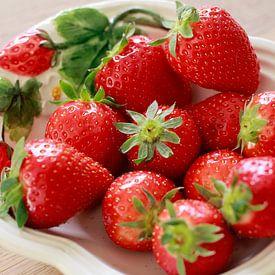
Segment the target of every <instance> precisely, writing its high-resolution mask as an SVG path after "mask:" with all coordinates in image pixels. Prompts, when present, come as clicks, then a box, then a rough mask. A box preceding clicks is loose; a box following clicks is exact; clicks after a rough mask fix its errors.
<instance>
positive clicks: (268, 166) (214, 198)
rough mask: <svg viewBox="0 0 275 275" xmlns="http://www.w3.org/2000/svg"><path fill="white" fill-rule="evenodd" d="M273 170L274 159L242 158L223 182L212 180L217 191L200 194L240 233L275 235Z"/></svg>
mask: <svg viewBox="0 0 275 275" xmlns="http://www.w3.org/2000/svg"><path fill="white" fill-rule="evenodd" d="M274 171H275V158H272V157H254V158H248V159H243V160H241V161H240V162H239V163H238V164H237V165H236V166H234V168H233V169H232V170H231V173H230V174H229V177H228V178H227V179H226V182H225V184H224V183H223V182H221V181H215V187H216V189H217V190H218V194H217V193H212V194H211V193H209V192H203V195H205V197H206V198H207V199H210V202H212V203H213V204H214V205H215V206H217V207H218V208H220V209H221V212H222V213H223V215H224V217H225V219H226V220H227V221H228V222H229V223H230V224H231V225H232V226H233V228H234V229H235V231H236V232H237V233H238V234H239V235H240V236H243V237H249V238H264V237H274V236H275V222H274V216H275V201H274V192H275V172H274ZM226 186H228V187H226Z"/></svg>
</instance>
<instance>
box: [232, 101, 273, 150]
mask: <svg viewBox="0 0 275 275" xmlns="http://www.w3.org/2000/svg"><path fill="white" fill-rule="evenodd" d="M252 104H253V98H252V99H251V101H250V102H249V103H248V104H247V105H245V107H244V111H241V113H240V132H239V135H238V144H237V146H236V149H237V148H240V147H241V152H243V149H244V146H246V145H248V144H249V143H253V144H256V143H257V141H258V138H259V135H260V133H261V131H262V129H263V127H264V126H266V125H267V123H268V121H267V120H266V119H263V118H261V117H260V115H259V109H260V107H261V105H260V104H255V105H253V106H252Z"/></svg>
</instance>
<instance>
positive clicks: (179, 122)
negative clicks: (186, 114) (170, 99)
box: [162, 117, 183, 129]
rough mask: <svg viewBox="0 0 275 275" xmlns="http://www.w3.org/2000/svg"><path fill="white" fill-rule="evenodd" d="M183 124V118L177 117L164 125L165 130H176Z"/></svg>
mask: <svg viewBox="0 0 275 275" xmlns="http://www.w3.org/2000/svg"><path fill="white" fill-rule="evenodd" d="M182 123H183V120H182V118H180V117H176V118H171V119H169V120H167V121H165V122H163V123H162V126H163V128H165V129H175V128H178V127H179V126H181V125H182Z"/></svg>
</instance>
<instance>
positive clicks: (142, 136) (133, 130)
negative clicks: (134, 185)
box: [116, 101, 183, 164]
mask: <svg viewBox="0 0 275 275" xmlns="http://www.w3.org/2000/svg"><path fill="white" fill-rule="evenodd" d="M174 108H175V104H173V105H172V106H171V107H170V108H168V109H166V110H162V109H161V108H159V106H158V103H157V102H156V101H154V102H153V103H152V104H151V105H150V106H149V107H148V109H147V111H146V115H145V116H144V115H142V114H140V113H137V112H134V111H129V110H128V111H127V113H128V114H129V115H130V117H131V118H132V119H133V120H134V123H124V122H119V123H116V128H117V129H118V130H119V131H120V132H121V133H123V134H127V135H130V136H131V137H130V138H129V139H128V140H127V141H125V142H124V143H123V144H122V145H121V147H120V150H121V152H122V153H124V154H125V153H127V152H129V151H130V150H131V149H132V148H133V147H135V146H139V151H138V158H137V159H136V160H135V163H136V164H140V163H142V162H143V161H150V160H152V159H153V157H154V154H155V150H157V152H158V153H159V154H160V155H161V156H162V157H164V158H169V157H171V156H172V155H173V154H174V153H173V151H172V150H171V149H170V148H169V147H168V146H167V145H166V143H168V142H169V143H174V144H179V143H180V138H179V136H178V135H177V134H176V133H174V132H172V131H169V130H168V129H176V128H178V127H179V126H181V125H182V123H183V121H182V119H181V118H180V117H177V118H171V119H169V120H166V117H167V116H169V115H170V114H171V113H172V112H173V111H174Z"/></svg>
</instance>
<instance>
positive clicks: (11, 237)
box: [0, 0, 275, 275]
mask: <svg viewBox="0 0 275 275" xmlns="http://www.w3.org/2000/svg"><path fill="white" fill-rule="evenodd" d="M98 1H99V0H98ZM150 2H154V1H153V0H136V2H135V5H133V4H132V3H131V0H118V1H111V0H105V1H100V2H96V3H92V4H88V5H83V6H79V7H91V8H98V9H101V8H104V7H107V6H108V7H110V6H119V5H124V4H128V5H131V6H137V5H145V4H148V3H150ZM158 4H160V5H171V1H169V0H160V1H158ZM74 8H76V7H72V8H69V9H66V10H70V9H74ZM60 12H62V11H60ZM60 12H59V13H60ZM59 13H57V14H59ZM57 14H56V15H57ZM56 15H53V16H51V17H49V18H47V19H45V20H43V21H41V22H39V23H38V24H36V25H34V26H33V28H35V27H37V26H39V25H40V24H43V23H44V22H46V21H49V20H51V18H53V17H55V16H56ZM249 38H250V40H251V42H252V43H253V46H254V47H256V48H257V47H259V48H262V49H265V50H269V51H273V52H274V54H275V42H274V41H271V40H269V39H265V38H260V37H254V36H250V37H249ZM0 243H1V247H3V248H4V249H6V250H9V251H12V252H14V253H17V254H20V255H22V256H25V257H28V258H30V259H33V260H37V261H40V262H43V263H45V264H48V265H51V266H53V267H55V268H57V269H58V270H59V271H61V272H62V273H63V274H66V275H74V274H81V275H82V274H83V275H86V274H87V275H88V274H97V272H98V270H99V268H100V274H102V275H121V274H123V273H121V272H119V271H117V270H115V269H113V268H112V267H111V266H108V264H107V263H105V262H103V261H101V260H100V258H98V257H96V256H94V255H93V254H91V253H89V252H88V251H87V250H86V249H84V248H83V247H81V246H80V245H79V244H77V243H76V242H74V241H72V240H69V239H66V238H64V237H61V236H56V235H52V234H49V233H44V232H41V231H37V230H34V229H30V228H24V229H21V230H20V229H18V228H17V226H16V223H15V221H14V220H13V219H12V218H11V217H6V218H4V219H0ZM26 247H28V249H27V250H26ZM274 257H275V241H273V242H272V243H270V244H269V245H268V246H267V247H265V249H263V250H262V251H261V252H260V253H258V254H257V255H256V256H255V257H253V258H252V259H250V260H248V261H246V262H244V263H243V264H241V265H239V266H237V267H235V268H233V269H231V270H229V271H227V272H225V273H223V274H224V275H233V274H234V275H247V274H252V275H253V274H261V275H272V273H273V272H275V266H274V268H273V270H270V269H269V270H267V268H270V263H272V260H273V259H274ZM273 274H274V273H273Z"/></svg>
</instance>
